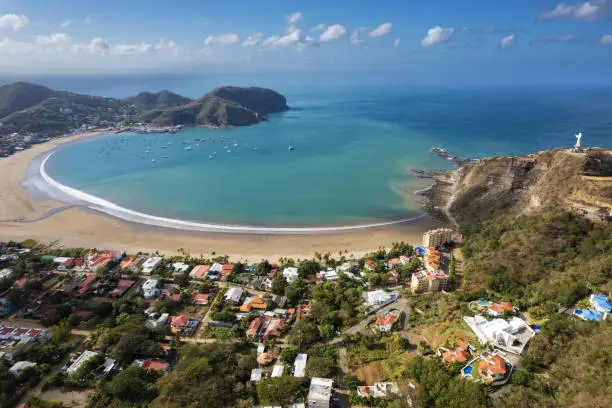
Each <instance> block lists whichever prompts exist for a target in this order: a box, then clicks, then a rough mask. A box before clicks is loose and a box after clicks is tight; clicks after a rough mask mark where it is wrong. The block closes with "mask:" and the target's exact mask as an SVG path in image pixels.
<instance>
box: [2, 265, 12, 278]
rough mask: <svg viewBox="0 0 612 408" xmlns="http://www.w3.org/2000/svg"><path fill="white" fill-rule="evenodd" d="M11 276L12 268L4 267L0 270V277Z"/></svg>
mask: <svg viewBox="0 0 612 408" xmlns="http://www.w3.org/2000/svg"><path fill="white" fill-rule="evenodd" d="M11 276H13V270H12V269H9V268H4V269H2V270H0V279H9V278H10V277H11Z"/></svg>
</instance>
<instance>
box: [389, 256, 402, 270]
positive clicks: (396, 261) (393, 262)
mask: <svg viewBox="0 0 612 408" xmlns="http://www.w3.org/2000/svg"><path fill="white" fill-rule="evenodd" d="M401 264H402V260H401V259H399V258H393V259H389V262H388V263H387V265H388V266H389V268H394V267H396V266H400V265H401Z"/></svg>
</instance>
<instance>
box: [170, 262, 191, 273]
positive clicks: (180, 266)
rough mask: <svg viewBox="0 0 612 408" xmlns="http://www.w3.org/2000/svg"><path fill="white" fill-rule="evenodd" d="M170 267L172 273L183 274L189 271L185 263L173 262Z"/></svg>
mask: <svg viewBox="0 0 612 408" xmlns="http://www.w3.org/2000/svg"><path fill="white" fill-rule="evenodd" d="M170 266H171V267H172V269H173V270H174V273H185V272H187V271H188V270H189V264H186V263H185V262H174V263H173V264H171V265H170Z"/></svg>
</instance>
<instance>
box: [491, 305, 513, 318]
mask: <svg viewBox="0 0 612 408" xmlns="http://www.w3.org/2000/svg"><path fill="white" fill-rule="evenodd" d="M504 312H509V313H512V312H514V307H513V306H512V303H510V302H499V303H493V302H489V304H488V305H487V313H488V314H489V315H491V316H494V317H499V316H501V315H503V314H504Z"/></svg>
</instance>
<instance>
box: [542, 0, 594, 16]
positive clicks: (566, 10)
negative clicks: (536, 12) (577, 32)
mask: <svg viewBox="0 0 612 408" xmlns="http://www.w3.org/2000/svg"><path fill="white" fill-rule="evenodd" d="M594 3H595V2H590V1H586V2H584V3H576V4H574V5H568V4H565V3H559V4H558V5H557V7H555V8H554V9H553V10H551V11H547V12H544V13H542V14H541V15H540V18H544V19H551V18H572V19H576V20H592V19H594V18H595V17H596V16H597V14H598V13H599V12H600V11H601V7H600V6H599V5H598V4H594Z"/></svg>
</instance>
